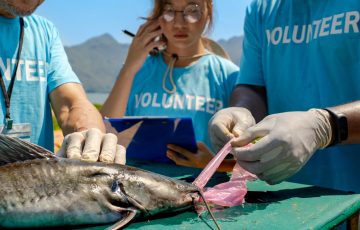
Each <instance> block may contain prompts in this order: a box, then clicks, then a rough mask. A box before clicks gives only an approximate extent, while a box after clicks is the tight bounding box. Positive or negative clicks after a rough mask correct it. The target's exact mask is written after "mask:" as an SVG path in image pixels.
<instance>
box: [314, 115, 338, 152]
mask: <svg viewBox="0 0 360 230" xmlns="http://www.w3.org/2000/svg"><path fill="white" fill-rule="evenodd" d="M309 112H312V113H313V114H314V115H315V117H316V121H317V123H318V127H317V128H316V131H315V133H316V136H317V137H318V140H319V141H318V142H319V143H318V145H319V146H318V147H319V148H326V147H327V146H329V145H330V143H331V141H332V138H333V128H332V124H331V120H330V119H331V118H330V115H329V113H328V112H327V111H326V110H323V109H310V110H309Z"/></svg>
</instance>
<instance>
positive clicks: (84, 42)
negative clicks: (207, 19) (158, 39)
mask: <svg viewBox="0 0 360 230" xmlns="http://www.w3.org/2000/svg"><path fill="white" fill-rule="evenodd" d="M250 2H251V0H214V27H213V30H212V31H211V32H210V33H208V34H207V36H208V37H210V38H211V39H213V40H215V41H217V42H218V43H219V44H221V45H222V46H223V47H224V48H225V50H226V51H227V52H228V53H229V55H230V57H231V59H232V61H233V62H234V63H235V64H237V65H238V64H239V60H240V56H241V44H242V35H243V24H244V18H245V10H246V6H247V5H248V4H249V3H250ZM151 8H152V0H91V1H89V0H76V1H74V0H61V1H50V0H48V1H45V2H44V3H43V4H42V5H41V6H40V7H39V8H38V10H37V11H36V12H35V13H36V14H38V15H41V16H44V17H45V18H47V19H49V20H50V21H52V22H53V23H54V24H55V26H56V27H57V28H58V30H59V32H60V36H61V39H62V41H63V44H64V46H65V50H66V53H67V55H68V58H69V61H70V64H71V65H72V68H73V69H74V71H75V72H76V74H77V75H78V77H79V78H80V80H81V82H82V83H83V85H84V88H85V90H86V92H87V95H88V97H89V99H90V100H91V101H92V102H93V103H94V104H97V105H98V106H99V105H101V104H102V103H103V102H104V101H105V99H106V97H107V95H108V93H109V92H110V90H111V88H112V85H113V83H114V82H115V79H116V77H117V74H118V72H119V70H120V68H121V66H122V63H123V62H124V60H125V58H126V55H127V51H128V47H129V44H130V43H131V38H130V37H129V36H127V35H125V34H123V33H122V30H123V29H127V30H129V31H131V32H133V33H136V31H137V29H138V27H139V26H140V25H141V24H142V23H144V20H142V19H140V17H142V16H147V15H148V14H149V12H150V10H151Z"/></svg>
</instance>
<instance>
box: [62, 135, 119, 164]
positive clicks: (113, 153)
mask: <svg viewBox="0 0 360 230" xmlns="http://www.w3.org/2000/svg"><path fill="white" fill-rule="evenodd" d="M56 156H59V157H67V158H71V159H81V160H85V161H102V162H107V163H112V162H115V163H117V164H125V162H126V149H125V148H124V147H123V146H121V145H118V144H117V137H116V136H115V135H114V134H112V133H106V134H104V133H102V132H101V131H100V130H99V129H96V128H92V129H89V130H85V131H82V132H74V133H71V134H68V135H66V136H65V138H64V141H63V143H62V145H61V147H60V149H59V151H58V152H57V153H56Z"/></svg>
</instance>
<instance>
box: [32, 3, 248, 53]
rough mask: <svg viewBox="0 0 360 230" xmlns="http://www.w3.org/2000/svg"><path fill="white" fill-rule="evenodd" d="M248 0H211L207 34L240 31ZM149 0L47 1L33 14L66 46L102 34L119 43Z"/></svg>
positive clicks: (230, 34) (221, 35) (148, 7)
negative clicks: (51, 26) (211, 23)
mask: <svg viewBox="0 0 360 230" xmlns="http://www.w3.org/2000/svg"><path fill="white" fill-rule="evenodd" d="M250 2H251V0H214V19H215V20H214V27H213V31H212V32H211V33H210V34H209V37H211V38H213V39H214V40H219V39H229V38H230V37H233V36H240V35H242V34H243V24H244V17H245V9H246V6H247V5H248V4H249V3H250ZM151 7H152V0H47V1H45V2H44V3H43V4H42V5H41V6H40V7H39V8H38V9H37V10H36V12H35V13H36V14H38V15H41V16H44V17H46V18H47V19H49V20H50V21H52V22H53V23H54V24H55V26H56V27H57V28H58V30H59V32H60V36H61V39H62V41H63V43H64V45H66V46H73V45H77V44H80V43H83V42H85V41H86V40H88V39H90V38H92V37H96V36H100V35H102V34H105V33H109V34H111V35H112V36H113V37H114V38H115V39H116V40H117V41H119V42H121V43H130V42H131V38H129V37H128V36H127V35H125V34H123V33H122V30H123V29H127V30H129V31H132V32H134V33H135V32H136V31H137V29H138V27H139V26H140V25H141V24H142V23H144V20H142V19H139V17H141V16H147V15H148V14H149V12H150V10H151Z"/></svg>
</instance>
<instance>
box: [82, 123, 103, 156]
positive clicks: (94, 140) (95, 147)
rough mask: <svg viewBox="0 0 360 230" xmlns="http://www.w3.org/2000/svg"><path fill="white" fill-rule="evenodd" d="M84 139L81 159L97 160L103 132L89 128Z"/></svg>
mask: <svg viewBox="0 0 360 230" xmlns="http://www.w3.org/2000/svg"><path fill="white" fill-rule="evenodd" d="M85 135H86V140H85V145H84V150H83V153H82V156H81V159H83V160H86V161H98V159H99V153H100V147H101V142H102V139H103V135H104V134H103V133H101V131H100V130H98V129H89V130H88V131H86V133H85Z"/></svg>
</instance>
